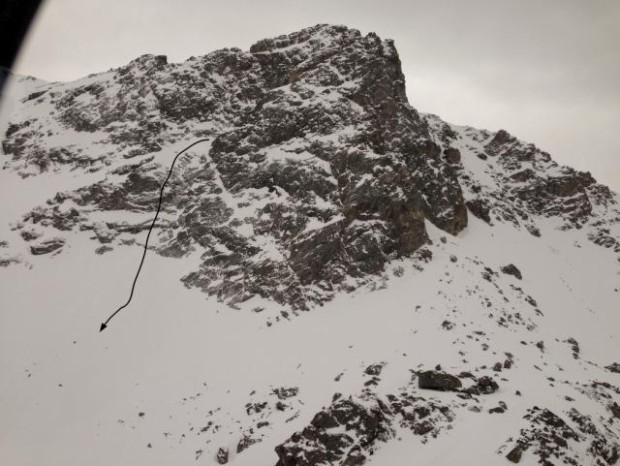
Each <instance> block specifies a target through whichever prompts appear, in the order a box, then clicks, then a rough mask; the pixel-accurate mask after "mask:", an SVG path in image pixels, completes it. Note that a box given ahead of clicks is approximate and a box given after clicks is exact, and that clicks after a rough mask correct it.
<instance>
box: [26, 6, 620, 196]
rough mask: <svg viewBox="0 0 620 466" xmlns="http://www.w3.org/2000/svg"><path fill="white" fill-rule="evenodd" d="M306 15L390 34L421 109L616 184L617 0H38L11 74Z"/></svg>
mask: <svg viewBox="0 0 620 466" xmlns="http://www.w3.org/2000/svg"><path fill="white" fill-rule="evenodd" d="M316 23H333V24H345V25H347V26H350V27H354V28H357V29H360V30H361V31H362V32H363V33H367V32H371V31H374V32H377V33H378V34H379V35H380V36H382V37H384V38H392V39H394V40H395V43H396V47H397V48H398V50H399V53H400V56H401V60H402V63H403V69H404V72H405V75H406V77H407V88H408V95H409V99H410V101H411V103H412V104H413V105H414V106H415V107H416V108H418V109H419V110H421V111H424V112H431V113H436V114H438V115H440V116H441V117H442V118H444V119H446V120H447V121H450V122H452V123H457V124H468V125H471V126H476V127H480V128H487V129H491V130H497V129H499V128H505V129H507V130H508V131H509V132H511V133H512V134H514V135H516V136H517V137H520V138H521V139H524V140H527V141H530V142H534V143H535V144H537V145H538V146H540V147H541V148H542V149H544V150H547V151H548V152H550V153H551V154H552V155H553V156H554V157H555V158H556V160H557V161H558V162H560V163H564V164H569V165H572V166H574V167H575V168H578V169H581V170H588V171H591V172H592V173H593V175H594V176H595V177H596V178H597V179H598V180H599V181H601V182H604V183H606V184H609V185H610V186H611V187H612V188H613V189H615V190H616V191H618V190H620V138H618V137H617V135H616V132H617V131H618V128H620V2H618V1H615V0H545V1H540V0H536V1H534V0H510V1H509V0H468V1H461V0H451V1H446V0H433V1H429V0H424V1H418V0H374V1H369V0H313V1H307V0H304V1H300V0H262V1H259V0H48V2H47V4H46V5H44V7H43V10H42V11H41V13H40V14H39V17H38V19H37V22H36V25H35V27H34V29H33V31H32V33H31V34H30V37H29V39H28V42H27V45H26V48H25V50H24V52H23V54H22V57H21V59H20V61H19V63H18V65H17V71H18V72H20V73H25V74H31V75H35V76H38V77H41V78H44V79H50V80H70V79H76V78H79V77H81V76H84V75H86V74H89V73H94V72H98V71H104V70H107V69H109V68H111V67H115V66H119V65H122V64H124V63H126V62H128V61H129V60H131V59H133V58H135V57H136V56H138V55H141V54H144V53H157V54H165V55H168V57H169V60H170V61H182V60H185V59H186V58H188V57H189V56H192V55H203V54H206V53H208V52H210V51H212V50H215V49H218V48H223V47H233V46H236V47H240V48H242V49H248V48H249V46H250V45H251V44H252V43H253V42H255V41H257V40H259V39H262V38H265V37H272V36H275V35H279V34H283V33H288V32H292V31H295V30H298V29H301V28H304V27H307V26H310V25H313V24H316Z"/></svg>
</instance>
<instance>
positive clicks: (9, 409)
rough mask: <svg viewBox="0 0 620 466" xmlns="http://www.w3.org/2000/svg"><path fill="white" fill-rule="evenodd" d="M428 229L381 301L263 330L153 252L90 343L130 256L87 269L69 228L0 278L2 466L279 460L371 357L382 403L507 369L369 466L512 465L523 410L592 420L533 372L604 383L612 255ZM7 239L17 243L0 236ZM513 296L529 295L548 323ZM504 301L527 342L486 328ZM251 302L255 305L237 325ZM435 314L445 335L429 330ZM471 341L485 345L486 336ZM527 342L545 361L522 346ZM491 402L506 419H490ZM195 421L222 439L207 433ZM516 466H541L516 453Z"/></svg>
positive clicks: (514, 330) (15, 193)
mask: <svg viewBox="0 0 620 466" xmlns="http://www.w3.org/2000/svg"><path fill="white" fill-rule="evenodd" d="M0 176H1V179H0V186H1V187H2V191H3V193H2V195H3V198H4V199H7V198H8V197H9V196H10V199H12V200H13V201H14V202H3V203H2V212H0V214H1V215H0V218H2V219H5V221H6V219H10V218H15V215H13V214H14V213H15V212H20V211H21V212H24V211H26V210H27V209H28V208H30V207H31V206H32V205H33V203H36V202H39V199H33V196H34V193H33V191H37V190H33V189H31V186H30V185H29V182H30V180H28V179H27V180H22V183H14V182H13V178H12V175H9V174H7V172H2V174H1V175H0ZM33 182H34V181H33ZM36 182H37V184H38V187H39V190H42V191H46V190H48V192H49V190H51V191H53V190H54V189H56V186H57V185H62V186H63V188H66V186H67V184H66V183H68V182H70V180H65V179H63V177H62V176H58V175H55V176H49V177H39V178H37V181H36ZM427 228H428V229H429V232H430V234H431V239H432V241H433V246H430V247H429V249H430V250H431V251H432V253H433V259H432V261H430V262H429V263H422V264H420V263H419V262H416V261H415V260H405V261H402V262H396V263H394V264H393V265H394V268H395V271H396V268H398V267H402V269H403V270H404V273H403V274H402V276H400V277H399V276H396V275H400V273H396V274H395V275H394V276H391V277H390V278H389V280H387V282H386V286H385V287H384V288H383V289H379V290H376V291H370V290H364V289H362V290H358V291H357V292H355V293H352V294H344V295H340V296H338V297H337V298H336V299H334V300H333V301H332V302H330V303H328V304H327V305H325V306H324V307H322V308H316V309H313V310H312V311H311V312H306V313H300V314H299V315H298V316H290V317H291V318H290V319H285V318H282V319H280V321H279V322H276V323H274V324H273V325H271V326H267V325H266V322H267V320H268V319H271V320H273V317H274V316H276V315H277V314H278V313H279V312H280V311H281V310H282V308H280V307H279V306H276V305H274V304H270V303H268V302H264V301H263V302H258V300H253V301H252V302H249V303H243V305H242V306H240V308H239V309H232V308H229V307H226V306H224V305H222V304H220V303H218V302H216V301H215V300H214V299H208V298H206V297H205V295H203V294H202V293H200V292H199V291H196V290H188V289H185V288H184V287H183V285H182V284H181V283H180V282H179V280H178V277H179V276H181V275H183V273H184V272H187V271H188V270H191V266H192V264H191V263H190V262H191V261H188V260H187V259H184V260H176V259H169V258H162V257H159V256H156V255H154V254H150V255H148V256H147V258H146V263H145V267H144V269H143V273H142V275H141V277H140V281H139V282H138V287H137V291H136V295H135V297H134V301H133V302H132V304H131V306H130V307H129V308H127V309H125V310H124V311H122V312H121V313H120V314H119V315H118V316H117V317H116V318H115V319H114V320H112V321H111V323H110V325H109V327H108V329H107V330H106V331H105V332H103V333H99V332H98V330H99V324H100V323H101V322H102V321H103V320H105V319H106V318H107V316H108V315H109V314H110V313H111V312H113V311H114V310H115V309H116V308H117V307H118V306H119V305H120V304H122V303H123V302H124V301H125V299H126V297H127V294H128V292H129V286H130V283H131V280H132V278H133V274H134V272H135V269H136V267H137V264H138V260H139V256H140V254H141V251H140V249H139V248H138V247H135V246H134V247H123V248H115V250H114V251H112V252H110V253H108V254H105V255H103V256H98V255H96V254H94V253H93V250H92V245H91V244H90V242H89V240H88V239H87V238H86V237H85V236H84V235H79V234H75V235H74V237H72V238H71V241H70V242H68V247H65V249H64V250H63V253H62V254H60V255H57V256H53V257H49V256H30V257H28V262H27V263H22V264H18V265H16V266H12V267H5V268H0V296H1V309H2V310H1V312H0V319H1V320H0V368H1V370H2V377H0V393H2V396H1V397H0V413H1V414H0V458H1V463H2V464H7V465H12V466H22V465H44V464H50V465H64V466H73V465H76V466H77V465H90V466H97V465H106V466H107V465H110V464H114V465H115V466H123V465H128V466H129V465H132V466H135V465H146V464H148V465H169V464H214V463H215V460H214V455H215V453H216V452H217V449H218V448H219V447H228V448H229V449H230V451H231V458H230V461H231V462H232V463H234V464H238V465H245V464H247V465H257V464H275V463H276V461H277V456H276V454H275V453H274V450H273V449H274V447H275V445H278V444H280V443H282V442H283V441H285V440H286V439H287V438H289V437H290V435H291V434H292V433H293V432H295V431H299V430H301V429H303V427H304V426H306V425H307V424H308V423H309V422H310V420H311V419H312V417H313V416H314V414H315V413H316V412H318V411H319V410H320V409H321V408H322V407H324V406H328V405H329V404H330V402H331V397H332V395H333V394H334V393H335V392H341V393H344V394H353V395H355V394H357V393H359V391H360V388H361V387H362V386H363V382H364V375H363V370H364V368H365V367H367V366H368V365H370V364H373V363H379V362H386V363H387V365H386V366H385V369H384V372H383V374H382V379H381V382H380V385H379V387H378V388H377V390H378V391H379V392H381V393H393V392H396V391H397V390H398V388H399V387H402V386H405V385H406V384H407V383H408V382H409V380H410V378H411V373H410V369H419V368H432V367H434V366H435V365H436V364H441V365H442V367H443V368H444V369H445V370H446V371H448V372H452V373H458V372H460V371H462V370H471V371H475V373H476V374H478V375H482V374H487V373H488V374H490V375H493V372H492V371H490V370H489V369H481V366H484V365H486V366H487V367H490V366H492V365H493V364H494V363H495V362H496V361H501V360H503V359H504V353H505V352H510V353H512V354H514V358H515V364H514V366H513V368H512V369H511V370H510V371H504V372H502V373H501V378H502V379H501V381H500V382H499V383H500V390H499V391H498V392H497V393H495V394H493V395H488V396H486V397H482V398H481V403H483V406H484V407H485V409H484V411H483V412H482V413H476V412H471V411H467V410H462V411H458V413H457V415H456V417H457V419H456V421H455V423H454V428H453V429H452V430H448V431H444V432H443V433H442V434H440V435H439V437H438V438H437V439H430V440H429V441H428V442H427V443H426V444H424V445H423V444H422V443H421V442H420V438H419V437H415V436H413V434H411V433H410V432H407V431H403V432H402V433H400V434H399V436H398V438H399V440H393V441H391V442H389V443H386V444H384V445H382V446H380V447H379V448H378V450H377V452H376V453H375V455H374V456H373V457H371V460H370V464H372V465H390V464H395V463H402V462H403V461H409V459H412V458H415V463H416V464H420V465H443V464H471V463H469V461H470V460H471V459H472V458H476V461H477V462H478V463H479V464H501V462H502V461H505V459H503V458H502V457H501V456H499V455H498V453H503V455H505V454H506V453H507V451H506V448H507V447H506V446H505V445H506V444H507V440H508V439H509V438H510V437H514V436H515V435H518V428H519V426H521V425H522V417H523V415H524V412H525V410H526V409H527V408H528V407H530V406H532V405H533V404H539V405H540V406H545V407H548V408H549V409H551V410H553V409H554V408H555V407H557V409H558V411H561V410H562V409H564V407H565V401H564V397H565V396H571V397H572V398H574V399H575V402H574V403H573V405H574V406H575V407H577V408H578V409H580V410H581V409H583V411H585V412H591V404H590V403H591V402H590V400H589V399H588V398H587V397H585V396H584V395H583V394H581V393H580V392H579V391H577V390H575V388H573V387H572V386H571V385H562V384H560V383H558V384H556V385H555V386H554V387H551V386H550V385H549V383H548V381H547V377H554V378H556V379H558V380H570V381H571V382H572V381H582V382H588V381H591V380H609V381H610V382H615V383H617V382H618V380H617V379H618V378H619V377H620V376H618V375H617V374H611V373H609V372H607V371H605V370H604V369H603V366H605V365H607V364H609V363H610V362H612V360H613V359H614V358H616V359H617V356H618V351H615V350H617V349H618V347H619V345H618V338H620V332H619V329H620V313H618V310H617V302H618V287H619V280H618V278H619V276H618V263H617V262H616V261H615V259H614V257H613V256H612V255H610V254H608V251H606V250H605V249H603V248H600V247H597V246H595V245H593V244H591V243H590V242H588V241H586V240H585V238H583V236H582V235H580V232H579V231H578V230H571V231H565V232H560V231H557V230H554V229H552V228H549V229H543V232H542V236H541V237H540V238H536V237H533V236H531V235H529V234H528V233H527V232H523V231H519V230H516V229H514V228H513V227H510V226H505V225H501V224H500V225H497V226H495V227H489V226H488V225H486V224H484V223H482V222H480V221H478V220H477V219H475V218H474V217H473V216H470V225H469V226H468V228H467V229H466V230H465V231H464V232H463V233H462V234H461V235H459V237H451V236H449V235H446V234H445V233H443V232H441V231H440V230H437V229H435V228H434V227H433V226H432V225H431V224H427ZM2 231H3V235H4V236H3V237H6V238H7V239H8V240H9V246H8V247H9V248H11V247H13V244H14V242H13V241H11V237H10V233H11V232H10V228H9V225H8V224H6V223H5V224H4V226H3V230H2ZM442 237H443V238H445V243H444V242H443V241H442V239H441V238H442ZM16 244H19V243H16ZM20 253H22V252H21V251H19V250H16V251H15V254H20ZM454 258H456V262H454ZM508 263H514V264H516V265H517V266H518V267H519V269H520V270H521V272H522V273H523V280H522V281H517V280H516V279H515V278H514V277H512V276H508V275H504V274H501V273H499V276H498V277H496V279H495V284H493V283H491V282H488V281H485V280H482V279H481V272H482V270H483V268H484V267H485V266H488V267H490V268H492V269H494V270H499V267H500V266H502V265H505V264H508ZM29 264H31V265H32V267H29ZM512 285H514V286H515V287H516V286H518V287H521V288H523V290H524V291H525V293H527V294H530V295H531V296H532V297H534V298H535V300H536V301H537V303H538V307H539V308H540V309H541V310H542V311H543V313H544V316H537V315H535V313H534V308H533V307H531V306H529V305H527V304H526V303H524V302H523V297H522V296H521V294H520V293H518V292H517V291H515V289H514V288H513V287H512ZM498 290H503V291H502V293H505V294H500V293H498ZM483 296H485V297H487V298H488V299H489V300H490V301H491V303H492V306H491V307H488V308H487V306H486V305H485V304H484V303H483V299H482V297H483ZM504 298H507V299H508V300H510V302H511V304H510V305H511V306H512V305H514V306H516V307H518V308H519V311H520V312H521V313H522V315H523V318H524V319H529V320H531V321H532V322H535V325H536V328H534V329H533V330H531V331H527V330H526V329H525V328H523V327H514V326H510V327H508V328H504V327H501V326H498V324H497V322H496V320H497V317H498V316H497V315H495V316H494V317H490V314H492V313H494V312H498V309H502V308H504V307H506V308H507V307H508V305H505V301H504ZM258 305H260V306H262V307H265V310H264V311H263V312H260V313H256V312H250V309H252V308H253V307H255V306H258ZM444 320H449V321H451V322H453V323H454V324H455V328H454V329H453V330H451V331H446V330H443V329H442V322H443V321H444ZM474 331H483V332H485V333H484V335H485V336H484V337H482V339H481V341H476V340H477V338H474V337H475V334H474V333H473V332H474ZM569 337H572V338H575V339H576V340H577V341H578V342H579V344H580V348H581V358H580V359H578V360H575V359H573V357H572V355H571V351H570V347H569V346H568V345H567V344H566V343H564V342H563V340H565V339H567V338H569ZM541 340H542V341H544V342H545V353H544V354H543V353H541V351H540V350H539V349H538V348H537V347H536V346H535V343H536V342H538V341H541ZM521 341H524V342H525V343H526V344H522V343H521ZM481 343H487V344H488V345H489V348H488V350H486V351H485V350H484V349H483V348H482V346H481ZM459 351H461V352H462V353H463V354H459ZM465 360H466V361H467V362H464V361H465ZM536 367H538V368H536ZM341 373H343V376H342V377H341V378H340V379H339V381H335V380H334V379H335V377H336V376H337V375H339V374H341ZM282 386H284V387H299V396H298V397H297V398H296V399H294V401H292V406H293V409H292V410H289V411H286V412H285V413H280V412H274V414H273V416H272V417H271V418H269V419H268V421H269V422H270V424H269V425H268V426H266V427H263V428H262V430H263V431H262V434H264V438H263V441H262V442H261V443H258V444H256V445H253V446H251V447H250V448H249V449H248V450H246V451H244V452H243V453H241V454H239V455H237V454H236V453H235V446H236V443H237V442H238V440H239V439H240V437H241V430H242V429H244V428H245V427H247V426H249V425H251V423H250V422H249V421H248V415H247V414H246V411H245V405H246V403H248V402H252V401H261V400H263V399H265V400H266V399H270V396H271V395H270V393H271V391H272V389H274V388H277V387H282ZM516 390H520V391H521V392H522V394H523V396H521V397H517V396H515V391H516ZM422 396H426V397H430V398H434V399H438V400H442V399H447V398H454V394H452V393H430V394H429V393H428V392H424V393H422ZM499 400H503V401H505V402H506V403H507V405H508V410H507V412H506V413H504V414H501V415H499V414H498V415H490V414H488V413H487V412H486V410H488V408H491V407H493V406H496V405H497V402H498V401H499ZM210 412H211V414H209V413H210ZM140 413H144V414H143V415H140ZM291 417H292V418H293V419H292V420H290V421H289V422H286V421H287V419H289V418H291ZM209 420H214V421H215V422H216V423H217V424H219V425H220V426H221V428H220V429H219V430H218V431H217V432H216V433H208V434H204V435H201V433H200V429H201V428H202V427H203V426H204V425H206V424H207V422H208V421H209ZM149 444H150V445H151V447H150V448H149V447H148V445H149ZM201 450H202V452H201ZM196 458H197V459H196ZM462 458H467V459H468V460H467V462H463V461H462V460H461V459H462ZM522 464H535V458H534V457H529V458H528V455H527V453H526V454H525V455H524V459H523V460H522Z"/></svg>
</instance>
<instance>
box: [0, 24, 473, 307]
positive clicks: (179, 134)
mask: <svg viewBox="0 0 620 466" xmlns="http://www.w3.org/2000/svg"><path fill="white" fill-rule="evenodd" d="M24 106H25V110H24V111H23V112H22V116H21V118H20V120H19V121H15V122H13V123H12V124H11V125H10V127H9V128H8V131H7V134H6V138H5V140H4V142H3V150H4V152H5V154H6V157H5V168H6V169H12V170H18V171H19V172H20V173H21V174H22V175H23V176H36V175H38V174H39V173H41V172H45V171H56V170H67V169H70V170H84V171H86V172H89V173H92V172H97V173H101V174H102V175H103V176H102V177H101V178H103V179H101V180H100V181H98V182H95V183H93V184H90V185H86V186H84V187H82V188H80V189H77V190H75V191H73V192H63V193H59V194H58V195H56V196H55V197H54V199H51V200H50V201H49V202H48V205H46V206H44V207H41V208H38V209H35V210H34V211H33V212H31V213H30V214H27V215H26V216H25V217H24V219H23V223H22V224H21V225H20V228H21V229H23V231H24V236H25V239H27V238H30V237H36V236H37V235H40V234H41V233H42V232H41V231H40V230H41V229H42V228H45V227H50V226H51V227H53V228H55V229H57V230H65V231H66V230H72V229H76V228H78V229H81V230H88V231H93V232H94V235H95V236H96V238H97V239H98V240H99V241H100V242H102V243H105V244H106V245H107V246H108V247H109V246H111V245H112V244H114V243H116V244H118V243H119V242H127V241H131V240H132V236H133V235H135V234H137V233H141V232H142V231H143V229H144V228H145V227H146V225H145V224H144V223H138V224H133V225H129V224H126V222H112V221H107V222H103V223H102V222H95V221H93V220H92V218H93V215H92V214H93V213H94V212H101V211H110V212H117V211H134V212H139V213H144V214H147V213H151V212H153V211H154V209H155V202H156V200H157V195H158V186H159V185H160V184H161V182H162V179H163V176H164V171H165V170H166V168H167V167H166V166H165V165H164V166H162V165H160V163H161V162H160V161H161V158H162V156H168V155H169V153H170V152H171V151H172V149H171V148H172V147H180V146H182V145H183V143H187V142H190V141H192V140H194V139H196V138H208V139H210V140H209V141H208V144H205V145H204V146H203V147H202V148H197V149H196V150H195V151H193V152H192V153H190V154H188V155H187V156H186V157H184V159H183V161H182V163H181V166H180V167H179V168H178V169H177V170H176V171H175V173H174V175H173V176H174V177H173V181H172V185H171V186H170V189H169V191H168V192H167V193H166V197H165V200H164V209H165V210H166V212H167V213H169V214H170V216H169V217H167V218H169V220H163V221H162V222H161V223H160V225H159V226H160V228H159V243H158V245H157V248H158V251H159V252H161V253H162V254H166V255H173V256H176V257H181V256H184V255H187V254H189V253H190V252H191V251H197V252H198V253H200V254H202V257H203V260H202V263H201V264H200V266H199V269H198V270H196V271H195V272H193V273H190V274H189V275H187V276H186V277H184V278H183V280H184V281H185V283H186V284H188V285H190V286H198V287H200V288H201V289H203V290H204V291H206V292H208V293H210V294H217V295H218V296H219V297H221V299H223V300H225V301H227V302H229V303H233V304H234V303H236V302H239V301H244V300H247V299H248V298H249V297H251V296H254V295H260V296H263V297H266V298H271V299H275V300H277V301H278V302H280V303H283V304H284V303H285V304H288V305H290V306H292V307H293V308H295V309H307V308H308V306H310V305H311V304H312V303H321V302H323V301H325V300H326V299H329V298H330V296H331V295H332V294H333V292H335V291H337V290H339V289H346V290H350V289H353V288H355V287H357V286H359V285H360V284H362V283H369V282H372V281H373V280H374V279H375V277H376V276H377V275H379V274H381V273H382V272H383V271H384V269H385V264H386V263H387V262H388V261H390V260H392V259H395V258H398V257H404V256H410V255H411V254H412V253H414V252H415V251H416V250H417V249H418V248H419V247H420V246H421V245H423V244H424V243H425V241H426V240H427V235H426V229H425V225H424V221H425V219H428V220H430V221H431V222H433V223H434V224H436V225H437V226H438V227H440V228H442V229H444V230H446V231H447V232H449V233H452V234H457V233H458V232H459V231H461V230H462V229H463V228H464V227H465V226H466V225H467V212H466V208H465V202H464V199H463V194H462V191H461V186H460V184H459V182H458V180H457V177H456V169H455V168H456V166H457V165H455V164H454V163H450V161H449V160H447V158H446V154H445V153H444V152H443V151H442V149H441V147H440V145H438V144H437V143H435V142H434V140H433V137H432V136H431V134H430V132H429V127H428V125H427V123H426V121H425V119H424V118H423V117H421V116H420V115H419V114H418V112H416V111H415V110H414V109H413V108H412V107H411V106H410V105H409V103H408V102H407V97H406V95H405V80H404V76H403V74H402V71H401V66H400V60H399V58H398V54H397V52H396V49H395V48H394V45H393V44H392V43H391V42H390V41H383V40H381V39H380V38H379V37H377V36H376V35H374V34H369V35H368V36H365V37H364V36H362V35H361V34H360V33H359V31H356V30H351V29H347V28H345V27H336V26H316V27H313V28H310V29H306V30H303V31H301V32H298V33H295V34H291V35H289V36H284V37H279V38H276V39H270V40H263V41H260V42H258V43H257V44H255V45H254V46H252V47H251V49H250V52H242V51H241V50H237V49H231V50H221V51H217V52H214V53H212V54H209V55H206V56H204V57H201V58H193V59H190V60H188V61H187V62H185V63H182V64H179V65H171V64H168V63H167V61H166V58H165V57H156V56H143V57H140V58H138V59H136V60H134V61H133V62H131V63H130V64H129V65H127V66H126V67H123V68H120V69H117V70H112V71H109V72H107V73H104V74H101V75H95V76H92V77H89V78H87V79H85V80H81V81H78V82H76V83H69V84H49V85H41V86H40V88H39V90H37V91H36V92H34V93H31V94H29V95H28V96H26V97H25V99H24ZM42 109H45V110H46V112H45V114H44V115H42V112H41V110H42ZM33 239H34V238H33Z"/></svg>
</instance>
